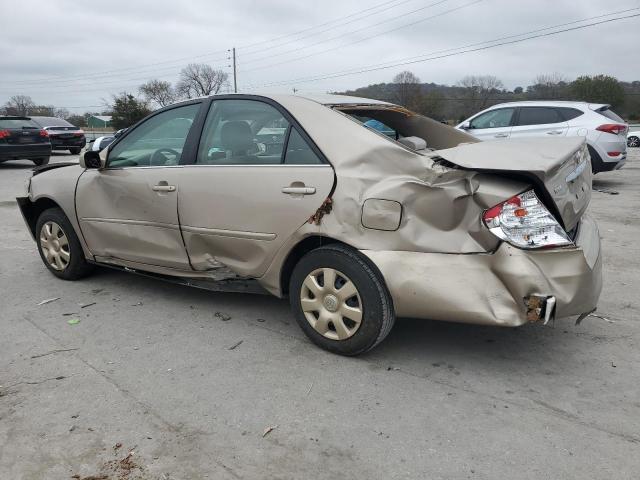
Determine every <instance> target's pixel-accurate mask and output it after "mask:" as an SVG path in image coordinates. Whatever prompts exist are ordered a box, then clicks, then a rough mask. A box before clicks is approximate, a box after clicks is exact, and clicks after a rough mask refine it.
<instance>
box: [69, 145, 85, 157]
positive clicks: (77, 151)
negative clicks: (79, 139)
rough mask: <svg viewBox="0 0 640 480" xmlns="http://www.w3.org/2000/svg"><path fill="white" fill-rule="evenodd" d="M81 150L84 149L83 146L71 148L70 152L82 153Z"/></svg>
mask: <svg viewBox="0 0 640 480" xmlns="http://www.w3.org/2000/svg"><path fill="white" fill-rule="evenodd" d="M80 150H82V148H77V147H76V148H70V149H69V152H71V155H77V154H79V153H80Z"/></svg>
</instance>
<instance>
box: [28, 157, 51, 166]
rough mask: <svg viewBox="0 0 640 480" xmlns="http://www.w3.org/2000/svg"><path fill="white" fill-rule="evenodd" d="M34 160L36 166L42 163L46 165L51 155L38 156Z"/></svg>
mask: <svg viewBox="0 0 640 480" xmlns="http://www.w3.org/2000/svg"><path fill="white" fill-rule="evenodd" d="M32 162H33V163H34V164H35V166H36V167H40V166H42V165H46V164H47V163H49V157H44V158H36V159H34V160H32Z"/></svg>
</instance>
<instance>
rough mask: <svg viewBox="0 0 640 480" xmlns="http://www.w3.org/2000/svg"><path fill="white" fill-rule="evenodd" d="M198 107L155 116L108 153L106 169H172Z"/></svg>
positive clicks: (174, 109)
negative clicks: (170, 167) (162, 167)
mask: <svg viewBox="0 0 640 480" xmlns="http://www.w3.org/2000/svg"><path fill="white" fill-rule="evenodd" d="M199 109H200V104H199V103H198V104H193V105H185V106H183V107H177V108H173V109H171V110H167V111H165V112H162V113H159V114H157V115H154V116H153V117H151V118H149V119H148V120H146V121H145V122H143V123H142V124H140V125H139V126H138V127H136V128H135V129H134V130H133V131H131V132H130V133H129V135H127V136H126V137H125V138H123V139H122V141H120V142H118V143H117V144H116V145H115V146H114V147H113V149H112V150H111V151H110V152H109V157H108V161H107V166H108V167H113V168H121V167H149V166H172V165H178V164H179V163H180V158H181V157H182V150H183V148H184V144H185V142H186V141H187V136H188V135H189V130H191V125H192V124H193V121H194V120H195V118H196V115H197V114H198V110H199Z"/></svg>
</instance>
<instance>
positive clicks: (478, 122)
mask: <svg viewBox="0 0 640 480" xmlns="http://www.w3.org/2000/svg"><path fill="white" fill-rule="evenodd" d="M515 110H516V109H515V108H500V109H497V110H491V111H490V112H486V113H483V114H482V115H478V116H477V117H476V118H474V119H473V120H471V123H470V124H469V127H470V128H501V127H508V126H509V125H511V118H512V117H513V112H515Z"/></svg>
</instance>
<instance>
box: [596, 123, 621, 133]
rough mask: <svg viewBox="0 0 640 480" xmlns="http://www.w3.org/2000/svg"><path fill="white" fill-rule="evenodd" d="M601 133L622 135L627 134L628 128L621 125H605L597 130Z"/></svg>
mask: <svg viewBox="0 0 640 480" xmlns="http://www.w3.org/2000/svg"><path fill="white" fill-rule="evenodd" d="M596 130H599V131H601V132H605V133H613V134H614V135H620V134H621V133H624V132H626V130H627V126H626V125H620V124H619V123H605V124H604V125H600V126H599V127H597V128H596Z"/></svg>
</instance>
